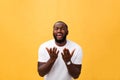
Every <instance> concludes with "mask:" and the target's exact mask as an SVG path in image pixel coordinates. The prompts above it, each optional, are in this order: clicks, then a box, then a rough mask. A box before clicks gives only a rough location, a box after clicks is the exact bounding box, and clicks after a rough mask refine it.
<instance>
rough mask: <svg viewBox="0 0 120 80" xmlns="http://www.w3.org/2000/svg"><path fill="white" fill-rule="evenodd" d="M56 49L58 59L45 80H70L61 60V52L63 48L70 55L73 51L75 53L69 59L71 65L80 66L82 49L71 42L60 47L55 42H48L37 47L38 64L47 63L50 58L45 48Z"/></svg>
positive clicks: (70, 77) (68, 41)
mask: <svg viewBox="0 0 120 80" xmlns="http://www.w3.org/2000/svg"><path fill="white" fill-rule="evenodd" d="M53 47H56V48H57V50H59V53H58V58H57V59H56V61H55V63H54V64H53V66H52V68H51V70H50V71H49V73H48V74H46V75H45V77H44V78H45V80H72V76H70V74H69V73H68V70H67V67H66V65H65V63H64V61H63V59H62V55H61V52H63V49H64V48H67V49H69V51H70V53H71V52H72V51H73V50H74V49H75V52H74V54H73V56H72V58H71V61H72V63H74V64H82V49H81V47H80V46H79V45H78V44H76V43H75V42H72V41H70V40H67V43H66V44H65V45H64V46H62V47H60V46H57V45H56V44H55V40H49V41H47V42H45V43H43V44H42V45H41V46H40V47H39V51H38V62H47V61H48V60H49V58H50V56H49V54H48V52H47V50H46V48H48V49H49V48H53Z"/></svg>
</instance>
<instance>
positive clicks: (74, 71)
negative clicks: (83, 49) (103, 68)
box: [38, 22, 82, 79]
mask: <svg viewBox="0 0 120 80" xmlns="http://www.w3.org/2000/svg"><path fill="white" fill-rule="evenodd" d="M67 35H68V29H67V27H66V24H65V23H63V22H57V23H55V25H54V27H53V36H54V38H55V43H56V45H58V46H61V47H62V46H64V45H65V44H66V36H67ZM46 50H47V52H48V54H49V56H50V59H49V60H48V61H47V62H38V73H39V75H40V76H42V77H43V76H44V75H46V74H47V73H48V72H49V71H50V70H51V68H52V66H53V64H54V62H55V61H56V59H57V57H58V53H59V51H58V50H57V48H55V47H54V48H46ZM74 52H75V49H74V50H73V51H72V52H71V53H70V51H69V49H67V48H65V49H64V50H63V53H61V55H62V58H63V61H64V62H65V64H66V67H67V69H68V72H69V74H70V75H71V76H72V77H73V78H74V79H76V78H78V77H79V75H80V72H81V67H82V65H81V64H74V63H72V62H71V58H72V56H73V54H74ZM69 61H70V62H71V64H70V65H67V62H69Z"/></svg>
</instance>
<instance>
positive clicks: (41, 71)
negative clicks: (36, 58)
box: [38, 59, 55, 77]
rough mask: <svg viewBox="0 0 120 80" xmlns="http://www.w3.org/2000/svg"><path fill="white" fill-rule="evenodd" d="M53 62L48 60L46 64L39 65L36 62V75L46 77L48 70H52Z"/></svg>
mask: <svg viewBox="0 0 120 80" xmlns="http://www.w3.org/2000/svg"><path fill="white" fill-rule="evenodd" d="M54 62H55V60H54V61H53V60H51V59H49V60H48V61H47V62H46V63H39V62H38V73H39V75H40V76H42V77H43V76H44V75H46V74H47V73H48V72H49V71H50V69H51V68H52V66H53V64H54Z"/></svg>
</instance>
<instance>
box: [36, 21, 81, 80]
mask: <svg viewBox="0 0 120 80" xmlns="http://www.w3.org/2000/svg"><path fill="white" fill-rule="evenodd" d="M67 35H68V26H67V24H65V23H64V22H62V21H58V22H56V23H55V24H54V26H53V36H54V39H53V40H49V41H47V42H45V43H43V44H42V45H41V46H40V48H39V51H38V73H39V75H40V76H42V77H43V76H45V77H44V78H45V80H72V78H74V79H76V78H78V77H79V75H80V72H81V67H82V50H81V47H80V46H79V45H78V44H76V43H75V42H72V41H70V40H67V39H66V37H67Z"/></svg>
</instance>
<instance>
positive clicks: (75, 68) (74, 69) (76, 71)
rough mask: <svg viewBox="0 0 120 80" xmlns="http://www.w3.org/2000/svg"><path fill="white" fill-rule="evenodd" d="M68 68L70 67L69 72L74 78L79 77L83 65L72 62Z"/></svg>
mask: <svg viewBox="0 0 120 80" xmlns="http://www.w3.org/2000/svg"><path fill="white" fill-rule="evenodd" d="M66 66H67V69H68V72H69V74H70V75H71V76H72V77H73V78H74V79H76V78H78V77H79V75H80V72H81V65H76V64H73V63H71V64H70V65H67V64H66Z"/></svg>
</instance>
